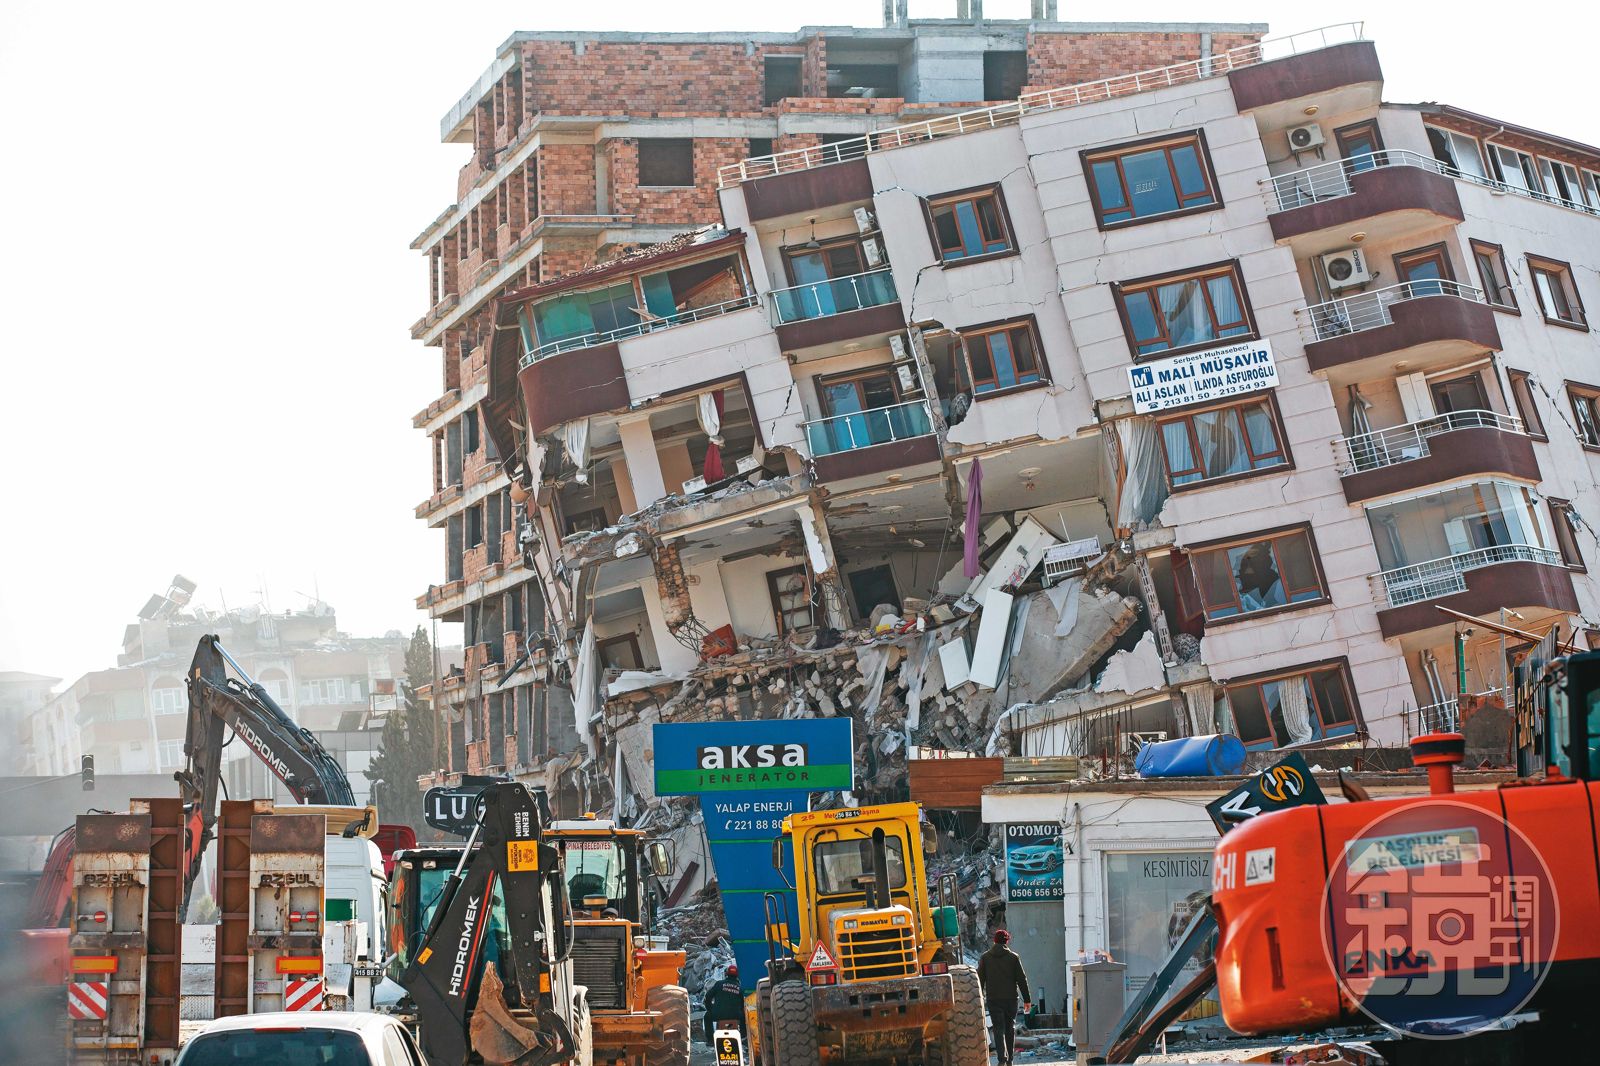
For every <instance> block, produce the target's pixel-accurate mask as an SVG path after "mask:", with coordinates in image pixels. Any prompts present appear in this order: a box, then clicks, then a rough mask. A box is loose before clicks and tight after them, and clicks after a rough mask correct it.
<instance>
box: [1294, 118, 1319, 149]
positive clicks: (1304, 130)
mask: <svg viewBox="0 0 1600 1066" xmlns="http://www.w3.org/2000/svg"><path fill="white" fill-rule="evenodd" d="M1322 140H1323V138H1322V127H1321V126H1319V125H1317V124H1316V123H1315V122H1307V123H1306V124H1305V125H1304V126H1295V127H1294V128H1292V129H1291V130H1290V131H1289V150H1290V151H1292V152H1308V151H1310V150H1311V149H1313V148H1321V147H1322Z"/></svg>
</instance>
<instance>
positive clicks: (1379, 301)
mask: <svg viewBox="0 0 1600 1066" xmlns="http://www.w3.org/2000/svg"><path fill="white" fill-rule="evenodd" d="M1425 296H1454V297H1455V298H1456V299H1458V300H1471V301H1473V302H1474V303H1480V304H1481V303H1485V302H1487V301H1485V300H1484V298H1483V290H1482V289H1475V288H1473V287H1472V286H1471V285H1463V284H1461V283H1460V282H1459V281H1451V280H1450V279H1448V278H1427V279H1423V280H1419V281H1406V282H1402V283H1401V284H1399V285H1390V286H1387V287H1386V288H1382V289H1373V290H1372V291H1371V292H1363V293H1360V294H1358V295H1355V296H1346V297H1344V298H1342V299H1338V300H1328V301H1327V302H1325V303H1320V304H1312V305H1311V306H1309V307H1303V308H1301V309H1300V310H1299V311H1298V314H1299V315H1300V332H1301V335H1302V336H1304V337H1305V339H1306V340H1307V341H1325V340H1330V339H1331V338H1334V337H1343V336H1345V335H1346V334H1348V333H1360V332H1361V331H1362V330H1368V329H1377V328H1378V327H1379V326H1387V325H1389V324H1390V323H1392V322H1393V321H1394V318H1393V317H1392V316H1391V315H1390V313H1389V308H1391V307H1393V306H1394V305H1395V304H1397V303H1402V302H1404V301H1406V300H1418V299H1421V298H1423V297H1425Z"/></svg>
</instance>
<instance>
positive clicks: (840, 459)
mask: <svg viewBox="0 0 1600 1066" xmlns="http://www.w3.org/2000/svg"><path fill="white" fill-rule="evenodd" d="M805 431H806V442H807V443H808V444H809V445H810V447H811V455H812V457H813V461H814V463H815V465H816V470H817V480H818V481H822V482H829V481H844V480H846V479H849V478H856V477H865V476H868V475H871V474H881V473H884V472H886V471H889V470H898V469H901V468H903V467H908V466H915V465H918V464H920V463H934V462H938V461H939V442H938V440H937V439H936V438H935V437H934V436H933V418H932V416H931V415H930V413H929V411H928V404H927V401H925V400H912V401H911V402H909V403H900V404H895V405H894V406H893V407H878V408H874V409H872V410H870V411H860V412H855V413H852V414H842V415H834V416H832V417H831V418H819V419H817V420H816V421H814V422H807V423H805Z"/></svg>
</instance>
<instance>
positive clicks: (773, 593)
mask: <svg viewBox="0 0 1600 1066" xmlns="http://www.w3.org/2000/svg"><path fill="white" fill-rule="evenodd" d="M793 574H799V575H800V577H801V578H802V579H803V580H804V582H805V590H806V591H805V595H806V607H805V610H806V613H807V614H808V615H809V616H810V619H811V620H810V621H809V622H807V623H806V624H805V625H803V626H796V627H791V626H790V625H789V623H788V620H787V618H786V615H788V614H796V613H798V608H790V609H789V610H788V611H785V610H784V607H783V603H782V601H781V600H780V599H779V598H778V597H779V590H778V582H779V581H780V580H782V579H783V578H785V577H788V576H790V575H793ZM767 595H768V596H769V597H770V598H771V600H772V614H773V620H774V621H776V622H777V624H778V636H779V637H785V636H788V635H789V634H791V633H801V632H804V631H805V630H807V629H814V628H816V627H817V626H818V625H820V624H821V623H820V622H819V621H818V619H817V616H818V614H819V613H821V612H820V611H819V609H818V605H817V604H816V603H813V602H812V601H811V574H810V573H809V572H808V571H807V570H806V567H805V564H804V563H800V564H798V565H796V566H782V567H779V568H778V569H776V570H768V571H767Z"/></svg>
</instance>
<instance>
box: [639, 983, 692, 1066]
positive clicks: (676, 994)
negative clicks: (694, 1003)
mask: <svg viewBox="0 0 1600 1066" xmlns="http://www.w3.org/2000/svg"><path fill="white" fill-rule="evenodd" d="M644 1006H645V1009H646V1010H653V1011H654V1010H658V1011H660V1012H661V1014H662V1022H663V1023H664V1024H665V1025H666V1028H667V1039H666V1042H665V1043H663V1044H659V1045H657V1046H656V1047H651V1048H646V1049H645V1052H644V1061H645V1066H689V1041H690V1038H691V1036H692V1035H693V1034H692V1031H691V1025H690V1022H689V990H688V989H687V988H684V987H683V986H682V985H657V986H656V987H655V988H652V989H651V990H650V991H649V993H648V994H647V995H646V996H645V998H644Z"/></svg>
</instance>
